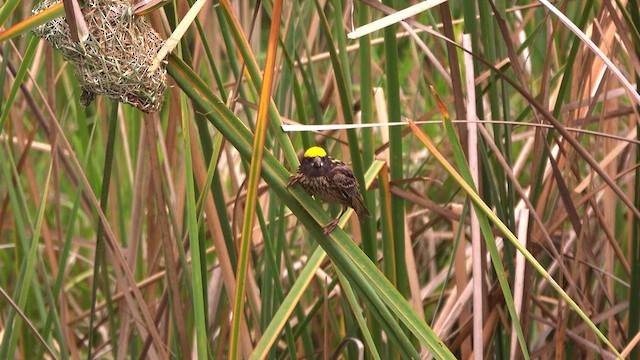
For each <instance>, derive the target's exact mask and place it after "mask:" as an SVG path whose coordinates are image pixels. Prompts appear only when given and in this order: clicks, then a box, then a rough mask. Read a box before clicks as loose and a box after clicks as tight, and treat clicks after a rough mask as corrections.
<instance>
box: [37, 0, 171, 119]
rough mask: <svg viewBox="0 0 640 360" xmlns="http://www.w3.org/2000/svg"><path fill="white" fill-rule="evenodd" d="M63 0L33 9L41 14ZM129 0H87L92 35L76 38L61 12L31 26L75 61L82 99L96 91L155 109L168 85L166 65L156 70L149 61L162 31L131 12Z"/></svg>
mask: <svg viewBox="0 0 640 360" xmlns="http://www.w3.org/2000/svg"><path fill="white" fill-rule="evenodd" d="M59 2H60V0H43V1H42V2H40V3H39V4H38V5H36V6H35V7H34V9H33V13H34V14H37V13H39V12H41V11H43V10H46V9H47V8H49V7H51V6H53V5H56V4H58V3H59ZM130 8H131V5H130V4H129V2H128V1H125V0H87V1H85V3H84V6H82V13H83V14H84V18H85V20H86V22H87V25H88V27H89V40H87V41H86V42H84V43H83V45H84V46H82V45H81V44H80V43H77V42H74V41H73V39H72V38H71V34H70V32H69V26H68V25H67V22H66V21H65V19H64V17H63V18H57V19H55V20H53V21H51V22H49V23H47V24H44V25H41V26H39V27H37V28H36V29H34V30H33V33H34V34H35V35H36V36H38V37H40V38H42V39H45V40H46V41H48V42H49V43H50V44H51V45H52V46H53V47H54V48H55V49H57V50H59V51H60V52H61V53H62V57H63V58H64V59H65V60H67V61H68V62H69V63H71V64H72V65H73V67H74V69H75V73H76V75H77V76H78V80H79V81H80V85H81V86H82V90H83V93H82V96H81V103H82V104H83V105H85V106H86V105H88V104H89V103H91V101H92V100H93V99H94V98H95V96H96V95H106V96H108V97H109V98H111V99H114V100H117V101H120V102H123V103H126V104H130V105H133V106H135V107H137V108H138V109H140V110H142V111H144V112H147V113H153V112H157V111H158V110H159V109H160V107H161V106H162V103H163V101H164V90H165V89H166V87H167V80H166V77H167V76H166V74H167V70H166V66H165V64H162V65H161V66H160V68H159V69H158V70H156V71H155V72H154V73H153V74H149V73H148V69H149V66H150V65H151V62H152V61H153V59H154V57H155V56H156V54H157V53H158V50H159V49H160V47H162V43H163V40H162V39H161V38H160V35H158V33H157V32H156V31H155V30H154V29H153V28H152V27H151V25H149V23H147V22H146V20H145V19H144V18H142V17H139V16H135V15H132V14H131V12H130Z"/></svg>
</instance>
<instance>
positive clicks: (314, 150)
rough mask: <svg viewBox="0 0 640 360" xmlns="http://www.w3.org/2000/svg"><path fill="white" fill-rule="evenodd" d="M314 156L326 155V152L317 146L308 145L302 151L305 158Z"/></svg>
mask: <svg viewBox="0 0 640 360" xmlns="http://www.w3.org/2000/svg"><path fill="white" fill-rule="evenodd" d="M316 156H319V157H325V156H327V152H326V151H324V149H323V148H321V147H319V146H313V147H310V148H308V149H307V151H305V152H304V157H306V158H314V157H316Z"/></svg>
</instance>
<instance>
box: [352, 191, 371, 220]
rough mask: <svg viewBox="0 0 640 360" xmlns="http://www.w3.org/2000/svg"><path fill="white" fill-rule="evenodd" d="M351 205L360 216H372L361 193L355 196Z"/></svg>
mask: <svg viewBox="0 0 640 360" xmlns="http://www.w3.org/2000/svg"><path fill="white" fill-rule="evenodd" d="M351 207H352V208H353V210H355V212H356V214H358V217H359V218H363V217H369V216H371V214H370V213H369V210H368V209H367V207H366V206H365V204H364V199H363V198H362V195H361V194H358V196H354V197H353V201H352V202H351Z"/></svg>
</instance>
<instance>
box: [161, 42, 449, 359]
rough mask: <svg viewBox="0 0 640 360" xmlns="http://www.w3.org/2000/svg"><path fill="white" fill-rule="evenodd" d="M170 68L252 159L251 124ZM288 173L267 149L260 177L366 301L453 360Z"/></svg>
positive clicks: (179, 65) (179, 67) (188, 75)
mask: <svg viewBox="0 0 640 360" xmlns="http://www.w3.org/2000/svg"><path fill="white" fill-rule="evenodd" d="M168 71H169V73H170V75H171V76H172V77H173V78H174V79H175V80H176V83H177V84H178V86H180V88H181V89H182V90H183V91H184V92H185V93H186V94H187V95H188V96H189V97H190V98H191V100H192V102H193V104H194V105H195V106H196V108H197V109H198V110H199V111H201V113H202V114H205V116H206V118H207V119H208V120H209V121H210V122H211V123H212V124H213V125H214V126H215V127H216V128H217V129H218V130H219V131H220V132H221V133H222V134H223V135H224V136H225V138H226V139H227V140H228V141H229V142H230V143H231V144H232V145H233V146H234V147H235V148H236V150H237V151H238V152H239V154H240V155H241V156H242V157H243V158H244V159H245V160H246V159H250V158H251V154H252V151H253V149H252V146H251V144H252V140H253V137H252V135H251V132H250V131H249V129H248V128H247V126H246V125H245V124H244V123H242V122H241V121H240V119H238V118H237V117H236V116H235V115H234V114H233V113H232V112H231V111H230V109H229V108H227V107H226V105H225V104H224V103H223V102H222V101H221V100H220V99H219V98H217V97H216V96H215V94H213V92H212V91H211V90H210V89H209V87H208V86H207V85H206V84H205V83H204V82H203V81H202V79H200V78H199V77H198V76H197V75H196V74H195V73H194V72H193V71H192V70H191V69H190V68H188V67H187V66H186V65H185V64H184V62H182V60H180V59H179V58H177V57H176V56H173V55H171V56H170V57H169V66H168ZM289 175H290V173H289V172H288V171H287V170H286V169H285V168H284V166H283V165H282V162H281V161H280V160H279V159H277V158H275V157H274V156H273V155H272V154H271V153H269V152H265V154H264V157H263V163H262V178H263V179H264V180H265V181H266V182H267V184H268V185H269V188H270V190H271V191H272V193H273V194H274V195H276V196H278V197H279V198H280V199H281V200H282V201H283V202H284V204H285V205H286V206H287V207H289V209H291V211H292V212H293V213H294V214H295V215H296V217H297V218H298V220H299V221H300V222H301V223H302V224H303V225H304V226H305V227H306V229H307V231H308V233H309V236H312V237H314V238H315V239H316V240H317V241H318V243H319V244H320V245H321V246H322V247H323V248H324V249H325V251H326V252H327V254H328V255H329V257H330V258H331V259H332V260H333V261H334V263H335V264H336V266H338V267H339V268H340V270H341V271H342V272H343V273H344V274H345V276H347V278H348V279H349V281H350V282H351V284H352V286H353V285H356V286H357V285H358V284H361V283H366V284H367V285H368V286H367V287H363V288H361V290H362V291H363V292H364V294H366V296H367V299H368V301H377V300H379V301H381V302H382V303H384V305H385V308H388V310H390V311H391V312H392V313H393V314H394V315H395V316H396V317H397V318H398V319H399V320H400V321H401V322H402V323H403V324H404V325H405V326H406V327H407V328H408V329H409V331H410V332H411V333H412V334H413V335H414V336H416V337H417V338H418V340H419V341H420V342H421V343H423V344H424V345H425V346H426V347H427V348H428V349H429V351H431V352H432V354H433V355H434V356H435V357H436V358H444V359H454V358H455V357H454V356H453V354H452V353H451V352H450V351H449V349H447V347H446V346H445V345H444V343H443V342H442V341H441V340H440V339H438V337H437V336H436V335H435V333H434V332H433V330H431V328H429V326H428V325H427V324H426V323H425V322H423V321H421V320H419V317H418V315H417V314H416V313H415V311H414V310H413V308H412V307H411V306H410V305H409V303H408V302H407V301H406V299H405V298H404V297H403V296H402V295H401V294H400V293H399V292H398V290H397V289H396V288H395V287H394V286H393V285H392V284H391V283H390V282H389V281H388V280H387V279H386V278H385V277H384V275H382V273H381V272H380V270H379V269H378V268H377V266H376V265H375V264H374V263H373V262H371V260H370V259H369V258H368V257H367V256H366V255H365V254H364V253H363V252H362V250H361V249H360V248H359V247H358V246H357V245H356V244H355V243H353V241H352V240H351V239H350V238H349V237H348V236H347V235H346V234H345V233H344V232H343V231H341V230H338V229H336V231H334V232H332V233H331V234H330V236H329V238H327V237H326V236H323V230H322V225H321V224H325V223H327V222H328V221H330V220H331V218H330V217H329V215H328V214H327V213H326V212H325V211H324V210H322V208H321V206H320V204H318V203H317V202H315V201H313V200H312V199H311V197H310V196H309V195H308V194H307V193H306V192H304V190H302V189H291V190H290V191H289V190H287V188H286V183H287V180H288V178H289ZM372 304H373V303H372ZM377 306H378V307H377V310H380V309H381V308H380V305H377ZM380 311H381V310H380Z"/></svg>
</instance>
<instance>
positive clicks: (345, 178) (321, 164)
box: [287, 146, 371, 235]
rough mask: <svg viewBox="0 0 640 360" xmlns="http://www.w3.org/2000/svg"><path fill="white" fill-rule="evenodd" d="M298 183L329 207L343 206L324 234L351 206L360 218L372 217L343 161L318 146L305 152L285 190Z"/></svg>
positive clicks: (335, 224)
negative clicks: (334, 205) (328, 204)
mask: <svg viewBox="0 0 640 360" xmlns="http://www.w3.org/2000/svg"><path fill="white" fill-rule="evenodd" d="M298 183H300V184H301V185H302V187H303V188H304V189H305V190H306V191H307V192H308V193H309V194H310V195H313V196H315V197H316V198H318V199H320V200H322V201H324V202H327V203H330V204H340V205H342V212H340V215H338V217H337V218H335V219H334V220H333V221H331V222H330V223H328V224H327V225H325V226H324V234H325V235H326V234H328V233H330V232H332V231H333V229H335V228H336V226H337V225H338V222H339V221H340V217H342V214H344V212H345V211H347V207H352V208H353V210H355V212H356V214H358V218H360V219H361V218H362V217H363V216H367V217H368V216H371V214H370V213H369V210H367V207H366V206H365V205H364V199H363V198H362V194H360V186H359V185H358V180H356V178H355V176H353V171H351V169H349V167H348V166H347V165H346V164H345V163H343V162H342V161H340V160H337V159H333V158H331V157H330V156H329V155H327V152H326V151H324V149H323V148H321V147H318V146H314V147H311V148H309V149H307V151H305V153H304V158H303V159H302V161H301V162H300V167H298V172H297V173H296V174H295V175H291V177H290V178H289V183H288V184H287V188H288V187H289V186H292V185H295V184H298Z"/></svg>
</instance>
